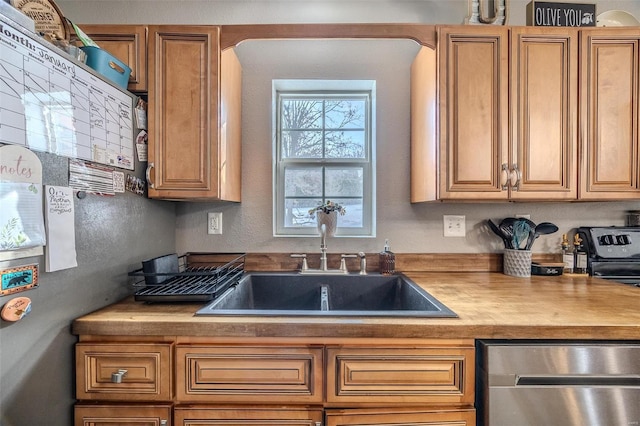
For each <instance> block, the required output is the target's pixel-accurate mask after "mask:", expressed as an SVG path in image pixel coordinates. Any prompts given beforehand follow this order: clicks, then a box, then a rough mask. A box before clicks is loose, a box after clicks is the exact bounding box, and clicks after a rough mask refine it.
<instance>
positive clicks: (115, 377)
mask: <svg viewBox="0 0 640 426" xmlns="http://www.w3.org/2000/svg"><path fill="white" fill-rule="evenodd" d="M126 375H127V370H118V372H117V373H111V383H122V379H123V378H124V377H125V376H126Z"/></svg>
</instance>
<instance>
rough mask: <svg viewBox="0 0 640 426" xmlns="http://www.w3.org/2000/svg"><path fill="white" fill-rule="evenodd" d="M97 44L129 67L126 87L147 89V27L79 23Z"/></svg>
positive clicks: (141, 90)
mask: <svg viewBox="0 0 640 426" xmlns="http://www.w3.org/2000/svg"><path fill="white" fill-rule="evenodd" d="M79 27H80V29H81V30H82V31H84V32H85V33H86V34H87V35H88V36H89V37H91V39H92V40H93V41H95V42H96V43H97V44H98V46H100V47H101V48H102V49H104V50H106V51H107V52H109V53H111V54H112V55H113V56H115V57H116V58H118V59H120V60H121V61H122V62H124V63H125V64H127V65H128V66H129V68H131V75H130V76H129V85H128V87H127V88H128V89H129V90H131V91H132V92H146V91H147V27H146V26H142V25H80V26H79Z"/></svg>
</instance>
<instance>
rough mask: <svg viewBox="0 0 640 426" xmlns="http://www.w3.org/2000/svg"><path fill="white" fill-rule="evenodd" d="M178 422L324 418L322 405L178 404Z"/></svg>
mask: <svg viewBox="0 0 640 426" xmlns="http://www.w3.org/2000/svg"><path fill="white" fill-rule="evenodd" d="M175 419H176V421H175V424H176V425H177V426H204V425H208V426H238V425H256V426H258V425H260V426H267V425H273V426H283V425H286V426H316V425H317V424H319V423H321V422H322V410H321V409H301V408H293V407H289V408H287V407H283V408H278V409H274V408H264V407H255V406H252V407H244V408H243V407H227V408H225V407H221V408H218V407H216V408H213V407H202V408H197V409H196V408H187V407H178V408H176V410H175Z"/></svg>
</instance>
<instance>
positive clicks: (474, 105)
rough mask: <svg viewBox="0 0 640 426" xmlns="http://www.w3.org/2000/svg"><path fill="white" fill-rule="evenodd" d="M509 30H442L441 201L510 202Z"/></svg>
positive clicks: (440, 60) (440, 79) (467, 28)
mask: <svg viewBox="0 0 640 426" xmlns="http://www.w3.org/2000/svg"><path fill="white" fill-rule="evenodd" d="M508 35H509V32H508V29H507V28H506V27H494V26H491V27H476V26H455V27H440V28H439V30H438V70H439V83H438V87H439V111H440V123H439V124H440V126H439V129H440V134H439V144H440V145H439V152H440V155H439V161H440V175H439V184H438V189H439V191H438V198H439V199H442V200H453V199H495V200H501V199H507V198H508V195H509V193H508V191H506V190H503V185H506V182H507V173H508V170H507V169H503V166H504V167H507V165H508V159H509V152H508V137H509V134H508V114H509V110H508V96H509V93H508V88H509V62H508V59H509V37H508Z"/></svg>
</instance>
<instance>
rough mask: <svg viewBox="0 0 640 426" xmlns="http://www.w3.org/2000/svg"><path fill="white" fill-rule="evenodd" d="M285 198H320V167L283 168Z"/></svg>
mask: <svg viewBox="0 0 640 426" xmlns="http://www.w3.org/2000/svg"><path fill="white" fill-rule="evenodd" d="M284 196H285V197H314V196H315V197H319V198H321V197H322V168H321V167H314V168H310V167H285V169H284Z"/></svg>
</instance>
